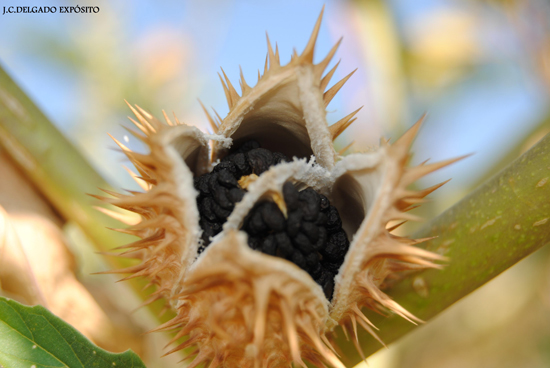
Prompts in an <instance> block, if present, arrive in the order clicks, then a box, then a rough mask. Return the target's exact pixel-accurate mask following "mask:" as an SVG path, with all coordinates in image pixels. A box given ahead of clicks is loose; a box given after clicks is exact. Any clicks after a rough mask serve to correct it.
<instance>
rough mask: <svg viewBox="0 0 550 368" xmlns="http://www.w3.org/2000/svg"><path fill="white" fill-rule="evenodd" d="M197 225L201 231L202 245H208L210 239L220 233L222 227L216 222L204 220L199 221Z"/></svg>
mask: <svg viewBox="0 0 550 368" xmlns="http://www.w3.org/2000/svg"><path fill="white" fill-rule="evenodd" d="M199 224H200V226H201V228H202V230H203V232H202V235H201V238H202V240H203V244H210V238H211V237H213V236H214V235H216V234H218V233H219V232H220V231H222V226H221V225H220V224H218V223H217V222H210V221H208V220H206V219H201V220H200V221H199Z"/></svg>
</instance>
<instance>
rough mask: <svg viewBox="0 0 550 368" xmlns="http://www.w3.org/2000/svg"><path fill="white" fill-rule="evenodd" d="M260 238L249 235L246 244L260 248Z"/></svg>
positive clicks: (253, 247)
mask: <svg viewBox="0 0 550 368" xmlns="http://www.w3.org/2000/svg"><path fill="white" fill-rule="evenodd" d="M260 245H261V244H260V238H257V237H255V236H249V237H248V246H249V247H250V248H252V249H258V248H260Z"/></svg>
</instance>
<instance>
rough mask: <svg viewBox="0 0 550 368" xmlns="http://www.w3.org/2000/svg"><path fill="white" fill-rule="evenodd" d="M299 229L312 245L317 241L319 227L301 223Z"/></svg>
mask: <svg viewBox="0 0 550 368" xmlns="http://www.w3.org/2000/svg"><path fill="white" fill-rule="evenodd" d="M301 229H302V232H303V233H304V234H306V235H307V237H308V238H309V240H310V241H311V242H312V243H315V242H316V241H317V240H318V239H319V227H317V226H316V225H315V224H314V223H312V222H309V221H303V222H302V226H301Z"/></svg>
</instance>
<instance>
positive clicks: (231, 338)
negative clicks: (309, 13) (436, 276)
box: [98, 14, 457, 367]
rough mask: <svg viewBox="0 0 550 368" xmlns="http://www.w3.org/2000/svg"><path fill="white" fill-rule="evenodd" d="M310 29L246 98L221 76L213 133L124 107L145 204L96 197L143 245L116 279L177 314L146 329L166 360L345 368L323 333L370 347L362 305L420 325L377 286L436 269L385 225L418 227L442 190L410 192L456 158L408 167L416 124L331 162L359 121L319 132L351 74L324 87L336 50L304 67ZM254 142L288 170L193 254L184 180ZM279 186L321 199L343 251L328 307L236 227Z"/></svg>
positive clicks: (250, 194)
mask: <svg viewBox="0 0 550 368" xmlns="http://www.w3.org/2000/svg"><path fill="white" fill-rule="evenodd" d="M321 17H322V14H321V16H320V17H319V19H318V20H317V23H316V25H315V28H314V30H313V34H312V36H311V38H310V40H309V42H308V44H307V46H306V48H305V50H304V52H303V53H301V54H300V55H298V54H296V53H295V54H294V55H293V57H292V59H291V61H290V62H289V63H288V64H287V65H284V66H282V65H280V62H279V55H278V51H277V49H276V51H273V48H272V46H271V44H270V43H269V39H268V57H267V60H266V66H265V69H264V73H263V75H262V76H259V79H258V82H257V84H256V85H255V86H254V87H253V88H252V87H250V86H249V85H248V84H247V83H246V81H245V80H244V77H243V76H242V73H241V81H240V83H241V87H242V94H241V95H239V94H238V93H237V92H236V90H235V88H234V87H233V85H232V84H231V82H230V81H229V79H228V78H227V77H226V76H225V73H223V76H224V77H223V78H222V77H221V76H220V79H221V81H222V85H223V87H224V91H225V94H226V97H227V102H228V104H229V107H230V111H229V113H228V115H227V116H226V117H225V118H224V119H223V120H222V119H221V118H219V117H217V119H215V118H212V117H211V116H210V115H208V113H206V114H207V117H208V120H209V122H210V124H211V126H212V128H213V130H214V134H210V135H209V134H204V133H202V132H201V131H199V130H198V129H196V128H194V127H191V126H187V125H185V124H182V123H180V122H179V121H177V120H176V121H175V122H172V121H171V120H170V119H168V117H167V116H166V115H165V119H166V123H161V122H160V121H158V120H157V119H156V118H154V117H153V116H151V115H150V114H148V113H147V112H145V111H143V110H142V109H140V108H139V107H136V108H133V107H131V106H130V108H131V109H132V111H133V113H134V114H135V115H136V117H137V121H135V120H132V121H133V122H134V124H135V125H136V126H137V128H138V129H139V132H133V134H134V135H135V136H136V137H137V138H139V139H140V140H142V141H143V142H144V143H145V144H146V145H147V146H148V147H149V150H150V152H149V153H148V154H139V153H135V152H132V151H130V150H129V149H128V148H126V147H125V146H124V145H123V144H121V143H120V142H117V143H118V144H119V146H120V147H121V149H122V150H123V152H124V153H125V154H126V155H127V156H128V157H129V159H130V160H131V161H132V162H133V164H134V165H135V167H136V169H137V170H138V172H139V175H140V176H139V177H137V179H136V180H137V181H138V182H139V183H141V185H142V188H143V189H144V192H134V193H131V194H130V195H121V194H116V193H110V194H112V195H113V198H104V197H98V198H101V199H102V200H105V201H106V202H108V203H111V204H114V205H116V206H118V207H120V208H123V209H126V210H129V211H133V212H136V213H138V214H139V215H141V221H140V222H139V223H138V224H134V225H132V226H131V227H130V228H129V229H125V230H121V231H124V232H127V233H130V234H134V235H137V236H138V237H140V238H141V240H139V241H137V242H135V243H132V244H129V245H127V246H126V248H128V249H129V250H128V251H127V252H125V255H127V256H129V257H135V258H139V259H141V263H139V264H138V265H136V266H133V267H130V268H127V269H123V270H117V271H113V272H118V273H130V274H131V275H130V276H128V277H127V278H131V277H145V278H147V279H149V280H150V284H152V285H155V286H156V291H155V292H154V293H153V294H152V296H151V298H150V299H149V300H148V302H151V301H154V300H156V299H159V298H164V299H166V300H167V302H168V303H169V304H170V306H171V307H172V308H173V309H174V310H175V311H176V313H177V316H176V317H175V318H174V319H173V320H171V321H169V322H168V323H166V324H164V325H162V326H160V327H159V328H158V329H157V330H169V329H175V330H176V331H177V332H176V336H175V337H174V340H173V342H176V341H177V340H179V339H180V338H182V337H184V336H187V339H186V340H185V341H184V342H183V343H180V344H179V345H177V346H175V347H174V348H173V349H172V350H171V351H170V352H174V351H177V350H180V349H183V348H186V347H194V348H195V353H194V354H192V355H191V356H190V358H192V359H193V360H192V362H191V364H190V367H196V366H198V365H200V364H202V363H205V362H206V363H209V364H210V365H209V367H260V366H261V367H287V366H289V365H290V363H292V362H294V363H295V364H298V365H301V366H305V364H304V360H308V361H310V362H312V363H313V364H316V365H317V366H326V365H327V364H328V365H329V366H334V367H343V364H342V363H341V362H340V361H339V359H338V358H337V356H336V354H335V353H334V347H333V346H331V343H330V334H331V332H332V331H333V329H334V327H336V326H337V325H342V326H343V327H344V328H345V329H346V330H347V331H348V332H349V333H350V334H352V335H355V334H356V326H357V324H359V325H361V326H362V327H363V328H365V329H366V330H367V331H368V332H370V333H371V334H373V335H374V336H375V337H376V334H375V333H374V330H373V329H374V326H372V324H371V323H370V321H369V320H368V319H367V318H366V317H365V316H364V315H363V313H362V312H361V308H363V307H368V308H371V309H375V310H380V309H383V310H386V311H390V312H394V313H396V314H398V315H400V316H402V317H403V318H405V319H407V320H410V321H418V319H417V318H415V317H414V316H413V315H412V314H411V313H409V312H407V311H406V310H405V309H404V308H402V307H401V306H399V305H398V304H397V303H396V302H394V301H393V300H391V299H390V298H389V297H388V296H387V295H386V294H384V292H382V291H381V290H380V286H381V284H382V283H383V282H384V280H385V279H386V278H388V277H390V276H395V275H394V274H395V273H396V272H397V271H401V270H406V269H419V268H437V267H439V266H438V264H437V263H435V262H436V261H441V260H443V257H441V256H440V255H437V254H434V253H431V252H428V251H425V250H422V249H420V248H417V247H415V245H416V244H418V243H421V242H423V241H425V240H426V239H409V238H405V237H399V236H396V235H394V234H392V231H393V230H394V228H388V227H387V225H388V223H389V222H390V221H395V220H401V221H408V220H416V217H415V216H413V215H411V214H409V213H407V211H408V210H409V209H411V207H413V206H416V205H417V204H419V203H421V202H422V200H423V198H424V197H425V196H426V195H428V194H429V193H431V192H432V191H434V190H435V189H437V188H438V187H440V186H441V185H442V184H444V183H441V184H438V185H436V186H433V187H431V188H427V189H425V190H420V191H416V190H409V189H407V187H408V186H409V185H410V184H412V183H413V182H414V181H416V180H417V179H418V178H420V177H422V176H424V175H426V174H428V173H430V172H432V171H434V170H437V169H439V168H441V167H444V166H446V165H449V164H450V163H452V162H454V161H456V160H457V159H455V160H448V161H444V162H440V163H435V164H431V165H426V164H421V165H420V166H417V167H413V168H408V167H406V164H407V161H408V159H409V148H410V145H411V143H412V141H413V138H414V136H415V134H416V132H417V131H418V129H419V127H420V124H421V121H422V119H420V121H419V122H417V123H416V124H415V125H414V126H413V127H412V128H411V129H410V130H409V131H408V132H407V133H405V134H404V135H403V136H402V137H401V138H400V139H399V140H397V141H396V142H395V143H393V144H391V145H390V144H389V143H387V142H386V141H384V140H382V143H381V146H380V147H379V148H378V149H377V150H374V151H370V152H368V153H355V154H351V155H348V156H345V157H342V156H341V155H339V154H338V153H337V152H335V150H334V148H333V145H332V141H333V140H334V139H335V138H336V137H337V136H338V135H339V134H340V133H342V131H344V129H346V127H348V126H349V125H350V124H351V123H352V122H353V121H354V120H355V119H354V115H355V113H356V112H357V111H355V112H353V113H351V114H349V115H347V116H345V117H344V118H342V119H341V120H340V121H339V122H337V123H336V124H334V125H332V126H328V124H327V121H326V106H327V105H328V103H329V102H330V101H331V99H332V98H333V97H334V95H335V94H336V93H337V92H338V90H339V89H340V88H341V87H342V86H343V84H344V83H345V82H346V81H347V79H348V78H349V77H350V75H351V74H350V75H348V76H347V77H345V78H344V79H342V80H341V81H339V82H337V83H336V84H334V85H333V86H332V87H331V88H329V89H326V88H327V86H328V84H329V81H330V79H331V77H332V75H333V74H334V71H335V69H336V67H337V65H336V66H335V67H334V68H333V69H331V70H330V71H328V72H327V73H326V74H324V73H325V69H326V67H327V65H328V64H329V62H330V60H331V59H332V57H333V55H334V53H335V52H336V49H337V47H338V44H339V42H338V44H336V45H335V46H334V47H333V48H332V50H331V51H330V52H329V54H328V55H327V56H326V57H325V59H324V60H323V61H321V62H320V63H319V64H313V52H314V48H315V42H316V38H317V34H318V32H319V27H320V24H321ZM323 74H324V75H323ZM205 112H206V110H205ZM251 139H254V140H255V141H257V142H259V144H260V145H261V146H262V147H264V148H266V149H268V150H271V151H274V152H282V153H283V154H285V155H286V156H287V157H293V160H292V161H290V162H281V163H279V164H277V165H274V166H271V167H269V168H268V169H267V171H265V172H262V173H260V175H259V176H257V177H256V176H255V175H251V176H250V177H248V176H247V177H243V178H241V179H242V180H243V181H240V183H245V182H246V190H247V192H246V193H245V194H244V196H243V197H242V200H240V201H239V202H238V203H236V204H235V205H234V209H233V210H232V211H231V213H230V215H229V217H228V218H227V221H226V222H225V223H224V224H223V230H222V231H221V232H220V233H219V234H217V235H216V236H215V237H214V238H213V239H212V243H211V244H210V245H209V246H208V247H206V248H204V246H203V248H204V250H203V251H202V249H201V252H199V248H200V247H201V245H203V244H202V242H203V240H201V232H202V230H201V227H200V225H199V220H200V219H199V211H198V209H197V202H196V198H197V196H198V194H199V193H198V192H197V190H195V188H194V184H193V178H194V177H195V178H198V177H200V176H201V175H203V174H205V173H208V172H209V171H210V170H211V169H212V167H213V166H214V163H215V162H217V160H218V159H220V158H221V159H223V158H224V157H226V156H227V155H228V154H232V153H233V152H232V151H231V149H232V147H238V146H239V145H240V144H242V143H243V142H247V141H249V140H251ZM210 143H212V148H213V149H212V152H209V144H210ZM310 156H311V158H310ZM262 170H263V169H262ZM253 176H254V177H253ZM288 182H291V183H293V184H294V186H295V187H296V188H299V189H304V188H312V189H313V190H315V191H316V192H317V193H320V194H322V195H324V196H326V198H328V199H329V200H330V202H331V203H332V204H333V205H334V206H335V208H336V209H337V210H338V211H339V213H340V216H341V219H342V226H343V229H344V230H345V233H346V234H347V237H348V238H349V239H350V242H351V244H350V246H349V250H348V251H347V253H346V255H345V258H344V261H343V263H342V264H341V265H340V266H339V269H337V270H335V272H337V274H336V277H335V278H334V280H333V281H334V293H333V297H332V300H328V299H327V297H326V296H325V293H324V292H323V289H322V288H321V286H320V285H319V284H318V283H316V282H315V281H314V280H313V279H312V277H311V276H310V275H309V274H308V273H307V272H306V271H304V270H303V269H301V268H300V267H298V266H297V265H296V264H294V263H292V262H291V261H288V260H286V259H283V258H281V257H277V256H271V255H267V254H264V253H261V252H259V251H256V250H253V249H251V248H250V247H249V246H248V245H247V234H246V233H245V232H244V231H243V229H242V226H243V222H244V221H245V218H246V216H247V215H248V214H249V213H250V212H251V211H252V209H253V208H254V206H255V205H256V204H258V203H261V202H262V201H266V200H268V201H270V200H273V201H275V202H276V203H277V204H278V205H280V206H282V207H284V206H285V204H284V203H285V201H284V200H282V201H281V200H280V199H281V198H284V195H285V193H284V192H285V189H284V186H285V183H288ZM243 185H244V184H243ZM287 189H288V187H287ZM287 192H288V190H287ZM287 196H288V193H287ZM277 199H279V202H278V201H277ZM325 205H326V204H325ZM336 209H335V211H336ZM282 211H283V212H284V211H286V209H285V208H282ZM321 254H322V253H321ZM355 336H356V335H355ZM358 348H359V346H358Z"/></svg>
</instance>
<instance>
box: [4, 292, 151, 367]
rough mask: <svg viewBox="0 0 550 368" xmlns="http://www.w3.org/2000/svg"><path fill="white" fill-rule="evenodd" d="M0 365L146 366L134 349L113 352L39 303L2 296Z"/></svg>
mask: <svg viewBox="0 0 550 368" xmlns="http://www.w3.org/2000/svg"><path fill="white" fill-rule="evenodd" d="M0 366H1V367H5V368H31V367H33V368H41V367H44V368H46V367H48V368H49V367H71V368H77V367H83V368H84V367H86V368H88V367H105V368H107V367H108V368H113V367H124V368H126V367H136V368H138V367H143V368H145V365H144V364H143V362H142V361H141V359H140V358H139V357H138V356H137V355H136V354H135V353H134V352H133V351H130V350H128V351H126V352H124V353H121V354H113V353H109V352H107V351H105V350H103V349H101V348H98V347H97V346H95V345H94V344H92V342H90V341H89V340H88V339H87V338H86V337H84V336H83V335H82V334H81V333H80V332H78V331H77V330H76V329H75V328H74V327H72V326H71V325H69V324H67V323H66V322H64V321H63V320H61V319H60V318H58V317H56V316H54V315H53V314H52V313H50V312H49V311H48V310H47V309H46V308H44V307H42V306H40V305H37V306H34V307H27V306H24V305H22V304H19V303H17V302H15V301H13V300H9V299H6V298H2V297H0Z"/></svg>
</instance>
